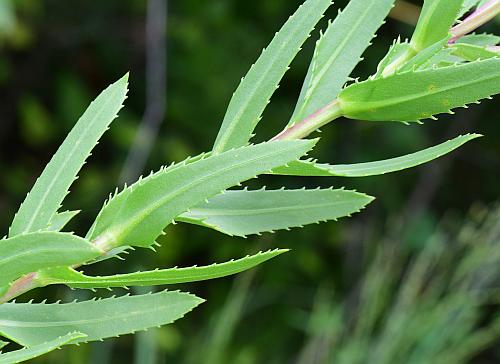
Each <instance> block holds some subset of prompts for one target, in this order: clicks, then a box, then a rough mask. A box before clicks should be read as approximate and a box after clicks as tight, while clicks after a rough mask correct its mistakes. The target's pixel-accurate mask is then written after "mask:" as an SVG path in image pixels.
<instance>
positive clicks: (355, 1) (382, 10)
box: [289, 0, 394, 126]
mask: <svg viewBox="0 0 500 364" xmlns="http://www.w3.org/2000/svg"><path fill="white" fill-rule="evenodd" d="M393 3H394V0H377V1H366V0H351V1H350V2H349V4H348V5H347V6H346V8H345V9H344V10H343V11H342V12H339V14H338V15H337V17H336V18H335V20H334V21H333V22H332V23H331V24H330V25H329V26H328V29H327V30H326V32H325V34H324V35H322V36H321V37H320V39H319V40H318V42H317V44H316V49H315V51H314V56H313V60H312V61H311V65H310V66H309V71H308V73H307V76H306V80H305V82H304V85H303V86H302V90H301V92H300V96H299V100H298V102H297V106H296V107H295V111H294V113H293V115H292V118H291V120H290V123H289V126H291V125H293V124H295V123H296V122H298V121H300V120H302V119H304V118H305V117H307V116H309V115H311V114H312V113H314V112H315V111H317V110H319V109H320V108H322V107H324V106H325V105H327V104H328V103H329V102H331V101H332V100H333V99H335V97H337V94H338V93H339V92H340V90H341V89H342V86H343V85H344V84H345V83H346V82H347V81H348V77H349V75H350V74H351V72H352V70H353V69H354V67H355V66H356V65H357V64H358V62H359V61H360V60H361V58H360V57H361V55H362V54H363V52H364V51H365V49H366V48H367V47H368V46H369V45H370V41H371V39H372V38H373V36H374V34H375V32H376V31H377V29H378V28H379V27H380V26H381V25H382V24H383V21H384V19H385V17H386V16H387V14H388V13H389V11H390V9H391V8H392V7H393Z"/></svg>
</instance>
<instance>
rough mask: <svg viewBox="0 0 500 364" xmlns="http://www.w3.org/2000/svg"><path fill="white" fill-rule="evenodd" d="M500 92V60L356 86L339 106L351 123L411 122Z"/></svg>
mask: <svg viewBox="0 0 500 364" xmlns="http://www.w3.org/2000/svg"><path fill="white" fill-rule="evenodd" d="M401 85H403V87H402V86H401ZM499 92H500V58H491V59H487V60H484V61H475V62H469V63H465V64H460V65H456V66H450V67H443V68H438V69H425V70H422V71H414V72H404V73H399V74H394V75H392V76H389V77H386V78H377V79H369V80H366V81H363V82H360V83H355V84H352V85H350V86H349V87H347V88H345V89H344V90H343V91H342V92H341V93H340V95H339V106H340V108H341V110H342V112H343V115H344V116H346V117H348V118H352V119H361V120H372V121H385V120H392V121H403V122H412V121H418V120H420V119H426V118H431V117H433V116H434V115H435V114H440V113H448V112H450V111H451V109H453V108H456V107H462V106H465V105H467V104H469V103H473V102H477V101H478V100H481V99H484V98H487V97H490V96H492V95H495V94H497V93H499Z"/></svg>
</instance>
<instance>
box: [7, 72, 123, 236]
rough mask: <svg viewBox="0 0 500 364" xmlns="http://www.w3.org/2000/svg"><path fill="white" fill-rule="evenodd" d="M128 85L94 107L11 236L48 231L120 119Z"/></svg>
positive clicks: (118, 85)
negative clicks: (101, 142)
mask: <svg viewBox="0 0 500 364" xmlns="http://www.w3.org/2000/svg"><path fill="white" fill-rule="evenodd" d="M127 85H128V74H127V75H125V76H124V77H122V78H121V79H120V80H118V81H117V82H115V83H114V84H112V85H111V86H109V87H108V88H107V89H106V90H104V91H103V92H102V93H101V94H100V95H99V96H98V97H97V98H96V99H95V100H94V101H93V102H92V103H91V104H90V106H89V107H88V109H87V110H86V111H85V113H84V114H83V115H82V117H81V118H80V120H78V122H77V123H76V125H75V127H74V128H73V130H71V132H70V133H69V134H68V136H67V138H66V140H65V141H64V142H63V144H62V145H61V147H60V148H59V149H58V151H57V152H56V154H55V155H54V156H53V157H52V160H51V161H50V162H49V164H47V167H46V168H45V170H44V171H43V173H42V175H41V176H40V178H38V180H37V181H36V183H35V185H34V186H33V189H32V190H31V192H30V193H29V194H28V196H27V197H26V199H25V200H24V202H23V204H22V205H21V207H20V208H19V211H18V213H17V214H16V216H15V218H14V221H13V222H12V226H11V227H10V231H9V236H14V235H18V234H21V233H27V232H33V231H37V230H42V229H45V228H47V226H48V225H49V223H50V221H51V219H52V217H53V216H54V214H56V212H57V210H58V209H59V207H60V206H61V203H62V202H63V200H64V198H65V197H66V195H67V194H68V190H69V188H70V186H71V184H72V183H73V181H74V180H75V179H76V177H77V175H78V172H79V171H80V169H81V168H82V166H83V164H84V163H85V160H86V159H87V158H88V156H89V155H90V152H91V151H92V149H93V148H94V146H95V145H96V144H97V142H98V140H99V139H100V138H101V136H102V135H103V134H104V132H105V131H106V130H107V129H108V128H109V125H110V124H111V122H112V121H113V120H114V119H115V118H116V116H117V114H118V111H119V110H120V108H121V107H122V104H123V101H124V100H125V97H126V93H127Z"/></svg>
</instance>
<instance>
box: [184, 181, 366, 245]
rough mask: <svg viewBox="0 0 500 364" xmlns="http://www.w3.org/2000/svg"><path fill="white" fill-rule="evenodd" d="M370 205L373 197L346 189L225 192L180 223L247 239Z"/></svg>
mask: <svg viewBox="0 0 500 364" xmlns="http://www.w3.org/2000/svg"><path fill="white" fill-rule="evenodd" d="M371 201H373V197H370V196H367V195H365V194H362V193H358V192H354V191H346V190H343V189H338V190H333V189H323V190H321V189H316V190H274V191H267V190H257V191H248V190H241V191H226V192H225V193H224V194H221V195H217V196H215V197H213V198H211V199H210V200H208V201H207V202H205V203H202V204H200V205H198V206H196V207H194V208H193V209H191V210H190V211H189V212H187V213H184V214H182V215H181V216H180V218H178V219H177V220H178V221H183V222H188V223H195V224H198V225H202V226H205V227H209V228H212V229H215V230H218V231H220V232H222V233H225V234H228V235H237V236H246V235H250V234H260V233H262V232H269V231H271V232H272V231H275V230H281V229H289V228H292V227H301V226H304V225H307V224H313V223H318V222H321V221H328V220H337V219H338V218H341V217H344V216H350V215H351V214H353V213H355V212H359V211H360V210H361V209H363V208H364V207H365V206H366V205H368V204H369V203H370V202H371Z"/></svg>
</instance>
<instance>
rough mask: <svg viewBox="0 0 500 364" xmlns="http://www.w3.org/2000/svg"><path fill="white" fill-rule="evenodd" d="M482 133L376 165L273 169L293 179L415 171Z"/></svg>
mask: <svg viewBox="0 0 500 364" xmlns="http://www.w3.org/2000/svg"><path fill="white" fill-rule="evenodd" d="M480 136H481V135H479V134H467V135H460V136H458V137H456V138H454V139H452V140H448V141H446V142H444V143H441V144H438V145H435V146H433V147H430V148H427V149H424V150H421V151H418V152H415V153H411V154H407V155H405V156H401V157H396V158H391V159H385V160H381V161H376V162H366V163H357V164H336V165H329V164H324V163H316V162H314V161H304V160H299V161H295V162H291V163H289V164H288V166H283V167H278V168H275V169H273V173H274V174H283V175H293V176H318V177H320V176H324V177H327V176H340V177H367V176H378V175H381V174H386V173H391V172H396V171H401V170H403V169H408V168H412V167H415V166H418V165H421V164H424V163H427V162H430V161H432V160H434V159H436V158H439V157H441V156H443V155H445V154H447V153H449V152H451V151H453V150H455V149H457V148H458V147H460V146H461V145H463V144H465V143H467V142H468V141H470V140H472V139H475V138H479V137H480Z"/></svg>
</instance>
